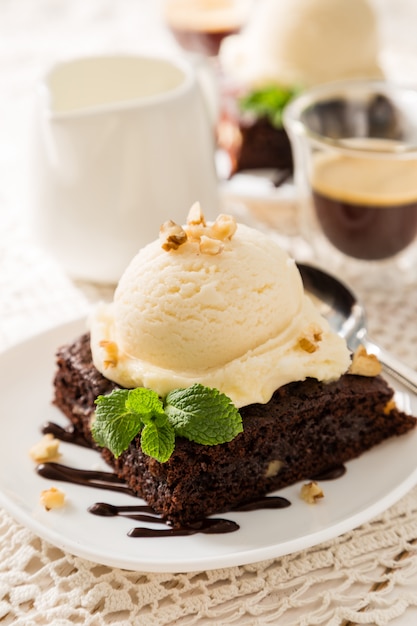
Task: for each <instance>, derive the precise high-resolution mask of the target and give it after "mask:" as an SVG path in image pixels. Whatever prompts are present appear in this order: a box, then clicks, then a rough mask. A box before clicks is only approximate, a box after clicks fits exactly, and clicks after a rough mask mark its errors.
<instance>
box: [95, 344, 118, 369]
mask: <svg viewBox="0 0 417 626" xmlns="http://www.w3.org/2000/svg"><path fill="white" fill-rule="evenodd" d="M99 346H100V347H101V348H103V349H104V352H105V355H106V356H105V358H104V359H103V367H104V369H105V370H106V369H107V368H109V367H116V365H117V361H118V356H119V348H118V347H117V343H116V342H115V341H108V340H107V339H102V340H101V341H100V343H99Z"/></svg>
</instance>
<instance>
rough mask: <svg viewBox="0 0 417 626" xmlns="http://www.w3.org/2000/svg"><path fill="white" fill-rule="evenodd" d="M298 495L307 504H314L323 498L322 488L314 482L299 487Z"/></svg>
mask: <svg viewBox="0 0 417 626" xmlns="http://www.w3.org/2000/svg"><path fill="white" fill-rule="evenodd" d="M300 495H301V498H302V499H303V500H304V501H305V502H307V503H308V504H316V502H317V501H318V500H320V498H324V493H323V490H322V488H321V487H320V486H319V485H318V483H316V482H315V481H314V480H313V481H311V482H309V483H305V484H304V485H303V486H302V487H301V494H300Z"/></svg>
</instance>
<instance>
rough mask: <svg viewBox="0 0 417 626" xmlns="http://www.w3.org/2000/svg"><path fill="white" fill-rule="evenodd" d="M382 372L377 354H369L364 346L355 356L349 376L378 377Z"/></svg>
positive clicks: (358, 349) (359, 348) (357, 350)
mask: <svg viewBox="0 0 417 626" xmlns="http://www.w3.org/2000/svg"><path fill="white" fill-rule="evenodd" d="M381 371H382V365H381V363H380V362H379V361H378V358H377V357H376V356H375V354H368V353H367V351H366V349H365V348H364V347H363V346H359V347H358V348H357V349H356V350H355V353H354V355H353V358H352V363H351V365H350V367H349V374H356V375H357V376H378V374H380V373H381Z"/></svg>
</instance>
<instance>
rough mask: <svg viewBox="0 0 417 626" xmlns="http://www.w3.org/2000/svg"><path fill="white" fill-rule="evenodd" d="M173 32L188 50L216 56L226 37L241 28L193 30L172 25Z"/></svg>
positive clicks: (181, 44) (180, 43)
mask: <svg viewBox="0 0 417 626" xmlns="http://www.w3.org/2000/svg"><path fill="white" fill-rule="evenodd" d="M170 30H171V32H172V34H173V35H174V37H175V39H176V40H177V42H178V43H179V45H180V46H181V47H182V48H183V49H184V50H187V51H188V52H198V53H200V54H205V55H207V56H216V55H217V54H218V53H219V49H220V44H221V42H222V41H223V39H224V38H225V37H228V36H229V35H233V34H235V33H237V32H239V29H238V28H236V29H223V30H222V29H219V30H212V31H204V30H192V29H191V28H190V29H187V28H177V27H174V26H171V27H170Z"/></svg>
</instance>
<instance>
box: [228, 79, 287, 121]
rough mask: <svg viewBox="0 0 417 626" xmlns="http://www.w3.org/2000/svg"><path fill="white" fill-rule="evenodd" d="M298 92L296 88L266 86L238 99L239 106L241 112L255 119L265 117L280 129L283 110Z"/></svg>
mask: <svg viewBox="0 0 417 626" xmlns="http://www.w3.org/2000/svg"><path fill="white" fill-rule="evenodd" d="M298 92H299V89H296V88H294V89H289V88H285V87H278V86H277V85H268V86H267V87H264V88H262V89H257V90H255V91H252V92H251V93H249V94H247V95H245V96H243V97H242V98H240V100H239V106H240V108H241V110H242V111H247V112H249V113H253V114H254V115H256V117H266V118H267V119H268V121H269V122H270V124H272V126H274V127H275V128H282V114H283V111H284V108H285V106H286V105H287V104H288V102H289V101H290V100H292V98H293V97H294V96H295V95H296V94H297V93H298Z"/></svg>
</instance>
